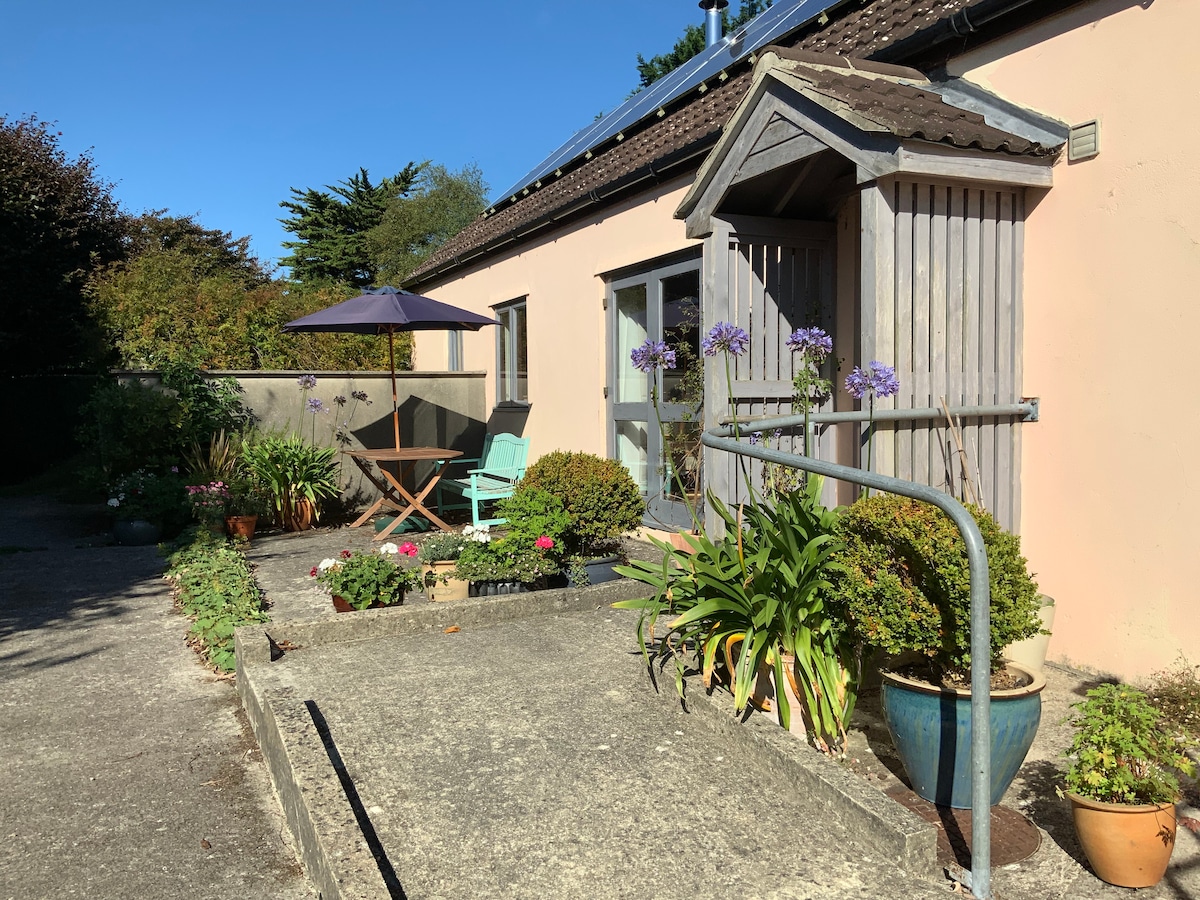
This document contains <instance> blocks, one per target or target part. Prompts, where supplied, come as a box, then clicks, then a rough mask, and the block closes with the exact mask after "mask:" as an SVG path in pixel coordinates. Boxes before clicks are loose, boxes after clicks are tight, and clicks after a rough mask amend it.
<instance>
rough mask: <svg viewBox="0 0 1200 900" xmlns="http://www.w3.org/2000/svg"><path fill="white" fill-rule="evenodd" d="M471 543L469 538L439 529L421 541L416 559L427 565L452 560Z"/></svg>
mask: <svg viewBox="0 0 1200 900" xmlns="http://www.w3.org/2000/svg"><path fill="white" fill-rule="evenodd" d="M469 543H471V540H470V538H467V537H464V536H463V535H461V534H458V533H457V532H453V531H441V532H438V533H437V534H434V535H431V536H430V537H429V538H427V539H426V540H425V541H423V542H422V543H421V548H420V550H419V551H418V552H417V560H418V561H419V562H422V563H425V564H426V565H429V564H431V563H435V562H453V561H454V560H456V559H458V558H459V557H460V556H462V552H463V550H464V549H465V548H466V546H467V545H468V544H469Z"/></svg>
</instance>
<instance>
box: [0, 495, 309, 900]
mask: <svg viewBox="0 0 1200 900" xmlns="http://www.w3.org/2000/svg"><path fill="white" fill-rule="evenodd" d="M103 527H104V526H103V518H102V516H100V517H97V514H96V511H94V510H84V511H83V512H82V513H81V511H80V509H79V508H76V507H66V506H62V505H59V504H56V503H53V502H52V501H48V500H45V499H42V498H30V499H0V685H2V686H3V687H2V688H0V711H2V716H3V728H0V759H3V760H4V763H5V764H4V786H3V789H2V792H0V798H2V799H0V841H2V843H0V900H3V898H47V897H54V898H67V897H90V898H126V897H128V898H138V900H157V898H181V897H187V898H208V897H212V898H218V897H219V898H223V900H225V898H229V897H255V898H259V897H263V898H267V897H270V898H283V900H299V898H310V897H314V896H315V894H314V892H313V891H312V890H311V888H310V887H309V885H308V883H307V881H306V880H305V878H304V876H303V873H302V872H301V871H300V869H299V867H298V866H297V864H296V862H295V858H294V856H293V854H292V850H291V846H290V838H289V835H288V832H287V828H286V825H285V823H284V820H283V815H282V812H281V811H280V810H279V808H278V804H277V802H276V801H275V798H274V797H273V795H272V794H271V790H270V786H269V783H268V781H267V777H266V772H265V769H264V767H263V765H262V763H261V759H260V756H259V753H258V750H257V747H256V745H255V744H254V741H253V739H252V738H251V737H250V736H249V729H248V728H247V727H244V726H243V724H242V723H243V722H244V718H243V716H242V713H241V707H240V705H239V703H238V700H237V695H236V693H235V692H234V689H233V687H232V685H231V684H230V683H229V682H228V681H226V680H222V679H218V678H216V677H215V676H214V675H212V674H211V673H209V672H206V671H205V670H204V669H203V668H202V667H201V666H200V665H199V664H198V662H197V660H196V657H195V656H194V654H193V653H192V651H191V650H190V649H188V648H187V647H186V646H184V644H183V636H184V633H185V631H186V625H187V622H186V620H185V619H184V618H183V617H182V616H180V615H178V614H177V613H175V612H173V611H172V608H171V598H170V595H169V593H168V590H167V585H166V583H165V582H164V581H163V580H162V579H161V577H160V576H161V572H162V569H163V561H162V560H161V559H160V558H159V557H158V556H157V554H156V552H155V550H154V548H152V547H117V546H105V545H104V544H105V542H106V541H107V536H106V535H105V534H104V533H103ZM89 533H90V535H91V536H90V537H89ZM13 548H22V549H21V550H20V551H19V552H12V550H13Z"/></svg>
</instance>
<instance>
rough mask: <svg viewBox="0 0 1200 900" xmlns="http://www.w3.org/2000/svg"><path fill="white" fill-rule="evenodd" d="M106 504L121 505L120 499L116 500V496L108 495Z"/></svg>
mask: <svg viewBox="0 0 1200 900" xmlns="http://www.w3.org/2000/svg"><path fill="white" fill-rule="evenodd" d="M108 505H109V506H120V505H121V501H120V500H118V499H117V498H116V497H109V498H108Z"/></svg>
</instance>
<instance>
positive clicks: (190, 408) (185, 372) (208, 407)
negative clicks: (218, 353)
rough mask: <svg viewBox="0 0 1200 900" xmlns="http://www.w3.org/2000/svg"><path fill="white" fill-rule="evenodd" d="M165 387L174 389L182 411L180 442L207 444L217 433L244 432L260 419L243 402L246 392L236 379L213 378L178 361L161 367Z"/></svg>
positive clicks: (188, 444) (187, 444) (187, 445)
mask: <svg viewBox="0 0 1200 900" xmlns="http://www.w3.org/2000/svg"><path fill="white" fill-rule="evenodd" d="M162 382H163V387H165V388H166V389H167V390H169V391H173V392H174V394H175V397H176V399H177V401H178V403H179V410H180V432H181V434H180V442H181V444H182V445H183V446H185V447H190V446H193V445H196V444H208V443H210V442H211V441H212V439H213V436H214V435H220V434H224V433H226V432H229V433H244V432H246V431H248V430H249V429H250V428H252V427H253V426H254V424H255V422H256V421H257V419H256V417H255V415H254V413H253V411H251V410H249V409H247V408H246V407H245V406H244V405H243V404H242V399H241V395H242V394H244V393H245V391H244V389H243V388H242V386H241V384H239V383H238V380H237V379H236V378H232V377H225V378H211V377H208V376H206V375H204V374H203V373H202V372H201V371H200V370H199V369H198V368H197V367H196V366H194V365H191V364H189V363H186V362H182V361H179V360H175V361H171V362H168V363H165V364H164V365H163V366H162Z"/></svg>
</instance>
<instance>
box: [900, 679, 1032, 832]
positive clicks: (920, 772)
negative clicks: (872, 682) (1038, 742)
mask: <svg viewBox="0 0 1200 900" xmlns="http://www.w3.org/2000/svg"><path fill="white" fill-rule="evenodd" d="M1009 668H1010V669H1013V670H1016V671H1017V672H1018V673H1020V674H1022V675H1024V676H1025V677H1026V679H1027V680H1028V684H1027V686H1025V687H1021V688H1013V689H1011V690H1004V691H992V694H991V716H990V719H991V732H992V733H991V739H992V740H991V765H992V768H991V776H992V777H991V785H990V791H991V800H990V802H991V805H992V806H995V805H996V804H997V803H999V802H1000V798H1001V797H1003V796H1004V792H1005V791H1006V790H1008V786H1009V785H1010V784H1012V780H1013V779H1014V778H1015V777H1016V776H1017V770H1018V769H1019V768H1021V763H1022V762H1024V761H1025V754H1026V753H1028V752H1029V747H1030V745H1031V744H1032V743H1033V738H1034V735H1036V734H1037V729H1038V725H1039V724H1040V722H1041V720H1042V697H1041V692H1042V690H1043V688H1045V687H1046V680H1045V678H1043V677H1042V676H1041V675H1040V674H1037V673H1033V672H1029V671H1027V670H1026V669H1023V668H1021V667H1020V666H1016V665H1012V664H1011V663H1010V665H1009ZM882 690H883V694H882V700H883V713H884V718H885V719H886V720H887V726H888V731H890V732H891V735H892V743H893V744H894V745H895V747H896V754H897V755H898V756H899V757H900V762H902V763H903V764H904V771H905V772H907V773H908V777H909V779H910V780H911V781H912V788H913V790H914V791H915V792H916V794H917V796H919V797H921V798H923V799H925V800H928V801H929V802H930V803H936V804H937V805H939V806H952V807H955V808H957V809H970V808H971V734H972V728H971V692H970V691H965V690H964V691H955V690H950V689H948V688H941V687H935V686H933V685H930V684H926V683H924V682H921V681H913V680H912V679H909V678H904V677H903V676H901V675H897V674H895V673H894V672H884V673H883V689H882Z"/></svg>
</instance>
